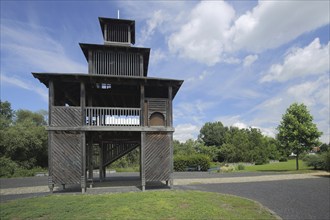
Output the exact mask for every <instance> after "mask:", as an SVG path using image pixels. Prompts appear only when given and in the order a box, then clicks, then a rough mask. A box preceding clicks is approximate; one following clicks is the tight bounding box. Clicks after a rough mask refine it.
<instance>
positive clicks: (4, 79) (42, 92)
mask: <svg viewBox="0 0 330 220" xmlns="http://www.w3.org/2000/svg"><path fill="white" fill-rule="evenodd" d="M1 83H6V84H11V85H13V86H16V87H19V88H22V89H25V90H29V91H33V92H35V93H37V94H38V95H39V96H41V97H42V99H43V100H44V101H45V102H47V101H48V93H47V90H46V89H44V88H41V87H38V86H35V85H33V84H31V83H29V82H27V81H26V80H23V79H20V78H17V77H9V76H6V75H5V74H3V73H1Z"/></svg>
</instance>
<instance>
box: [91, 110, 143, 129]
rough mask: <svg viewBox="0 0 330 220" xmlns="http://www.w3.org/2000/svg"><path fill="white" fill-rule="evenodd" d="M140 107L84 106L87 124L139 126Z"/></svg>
mask: <svg viewBox="0 0 330 220" xmlns="http://www.w3.org/2000/svg"><path fill="white" fill-rule="evenodd" d="M140 115H141V109H140V108H103V107H85V118H86V121H85V125H87V126H140Z"/></svg>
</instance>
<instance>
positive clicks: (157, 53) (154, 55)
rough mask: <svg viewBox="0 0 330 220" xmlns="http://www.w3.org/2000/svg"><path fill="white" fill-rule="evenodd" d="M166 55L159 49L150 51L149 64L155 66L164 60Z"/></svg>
mask: <svg viewBox="0 0 330 220" xmlns="http://www.w3.org/2000/svg"><path fill="white" fill-rule="evenodd" d="M166 57H167V54H166V53H165V52H164V51H163V50H161V49H159V48H158V49H155V50H151V55H150V63H152V64H157V63H159V62H160V61H162V60H164V59H166Z"/></svg>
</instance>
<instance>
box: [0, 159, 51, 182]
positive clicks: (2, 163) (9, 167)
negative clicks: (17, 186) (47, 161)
mask: <svg viewBox="0 0 330 220" xmlns="http://www.w3.org/2000/svg"><path fill="white" fill-rule="evenodd" d="M0 168H1V169H0V177H2V178H10V177H26V176H34V175H35V174H36V173H38V172H47V170H46V169H44V168H41V167H34V168H32V169H26V168H24V167H21V166H19V165H18V164H17V163H15V162H14V161H12V160H11V159H9V158H7V157H1V158H0Z"/></svg>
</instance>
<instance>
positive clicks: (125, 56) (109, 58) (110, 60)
mask: <svg viewBox="0 0 330 220" xmlns="http://www.w3.org/2000/svg"><path fill="white" fill-rule="evenodd" d="M92 56H93V62H92V63H91V64H92V65H93V66H92V67H91V71H92V73H94V74H104V75H113V76H143V68H142V69H141V66H140V65H141V59H143V58H142V56H141V55H140V54H138V53H122V52H110V51H93V52H92Z"/></svg>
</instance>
